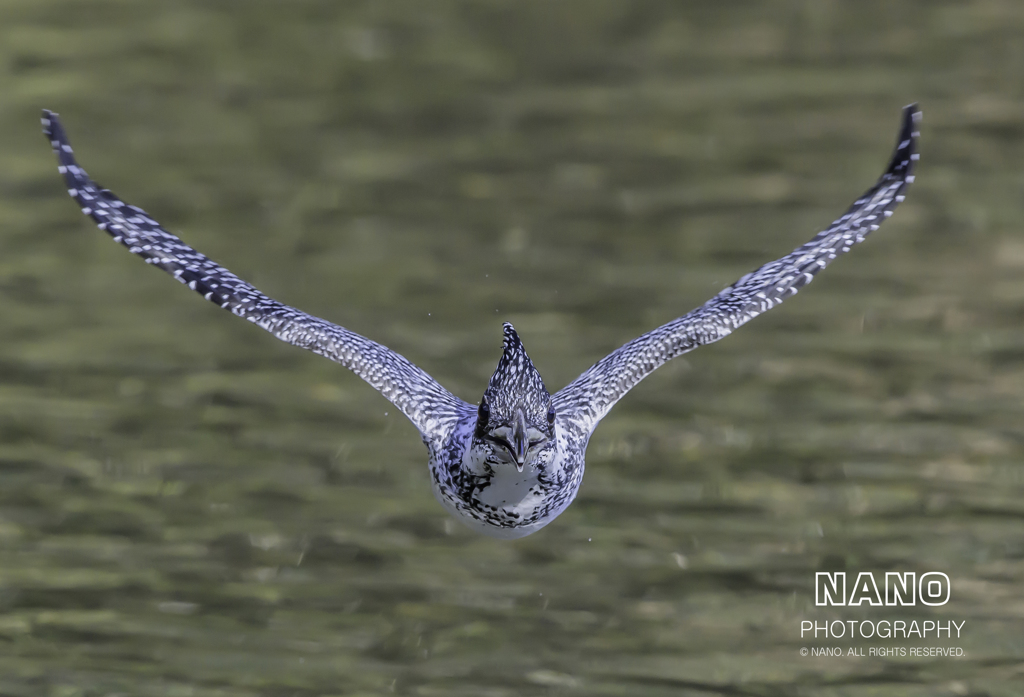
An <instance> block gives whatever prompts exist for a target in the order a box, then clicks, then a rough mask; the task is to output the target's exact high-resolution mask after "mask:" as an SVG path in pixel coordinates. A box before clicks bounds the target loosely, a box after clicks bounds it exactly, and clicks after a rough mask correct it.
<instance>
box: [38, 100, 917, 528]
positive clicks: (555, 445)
mask: <svg viewBox="0 0 1024 697" xmlns="http://www.w3.org/2000/svg"><path fill="white" fill-rule="evenodd" d="M920 117H921V112H920V111H918V109H917V105H916V104H911V105H910V106H907V107H905V108H904V110H903V119H902V123H901V126H900V132H899V137H898V139H897V145H896V150H895V152H894V153H893V156H892V159H891V161H890V162H889V165H888V167H887V168H886V170H885V172H884V173H883V174H882V176H881V178H880V179H879V180H878V182H877V183H876V184H875V185H874V186H873V187H871V188H870V189H868V190H867V192H865V193H864V195H863V196H861V197H860V198H858V199H857V200H856V201H855V202H854V203H853V205H852V206H851V207H850V209H849V210H848V211H847V212H846V213H845V214H843V215H842V216H841V217H840V218H839V219H838V220H836V221H835V222H833V223H832V224H831V225H830V226H829V227H828V228H827V229H825V230H824V231H822V232H820V233H818V234H817V235H816V236H815V237H814V238H813V239H812V240H811V241H810V242H808V243H807V244H805V245H803V246H801V247H798V248H797V249H795V250H794V251H793V252H791V253H790V254H787V255H786V256H784V257H782V258H781V259H778V260H776V261H773V262H770V263H768V264H765V265H764V266H762V267H761V268H759V269H757V270H755V271H753V272H751V273H749V274H747V275H746V276H744V277H743V278H741V279H740V280H739V281H737V282H736V283H734V284H733V285H731V286H730V287H728V288H726V289H725V290H723V291H722V292H721V293H719V294H718V295H716V296H715V297H713V298H712V299H711V300H709V301H708V302H706V303H705V304H704V305H702V306H701V307H699V308H697V309H695V310H693V311H692V312H689V313H688V314H686V315H683V316H682V317H680V318H678V319H676V320H673V321H671V322H669V323H668V324H665V325H663V326H661V327H658V328H657V329H655V330H653V331H651V332H648V333H647V334H644V335H643V336H641V337H639V338H637V339H634V340H633V341H630V342H629V343H627V344H625V345H624V346H622V347H621V348H619V349H617V350H616V351H613V352H612V353H611V354H609V355H608V356H606V357H605V358H603V359H601V360H600V361H598V362H597V363H595V364H594V365H593V366H592V367H591V368H589V369H588V370H586V371H585V372H584V373H583V374H582V375H580V376H579V377H578V378H576V379H575V380H574V381H573V382H572V383H570V384H569V385H568V386H566V387H565V388H563V389H562V390H560V391H558V392H557V393H555V394H554V395H551V394H549V393H548V390H547V388H546V387H545V385H544V381H543V380H542V379H541V376H540V373H538V372H537V369H536V368H535V367H534V365H533V362H532V361H531V360H530V358H529V356H528V355H527V354H526V350H525V349H524V348H523V344H522V342H521V341H520V339H519V336H518V335H517V334H516V331H515V329H513V327H512V325H511V324H507V323H506V324H505V327H504V349H503V352H502V356H501V360H500V361H499V363H498V367H497V369H496V370H495V372H494V375H493V376H492V377H491V380H490V382H489V383H488V386H487V389H486V391H485V392H484V396H483V398H482V399H481V401H480V404H479V405H478V406H473V405H472V404H469V403H467V402H464V401H462V400H461V399H459V398H458V397H456V396H454V395H453V394H451V393H450V392H448V390H446V389H445V388H444V387H442V386H441V385H440V384H439V383H438V382H437V381H436V380H434V379H433V378H431V377H430V376H429V375H427V373H426V372H424V371H423V370H421V369H420V368H418V367H416V366H415V365H413V364H412V363H411V362H410V361H408V360H406V359H405V358H404V357H402V356H400V355H399V354H397V353H395V352H394V351H392V350H390V349H388V348H387V347H385V346H382V345H380V344H378V343H376V342H373V341H371V340H369V339H367V338H365V337H362V336H360V335H359V334H356V333H355V332H352V331H349V330H348V329H345V328H343V327H339V326H338V325H336V324H332V323H331V322H328V321H326V320H323V319H320V318H317V317H313V316H311V315H308V314H306V313H304V312H301V311H300V310H296V309H295V308H292V307H289V306H287V305H284V304H282V303H279V302H277V301H276V300H273V299H272V298H269V297H267V296H266V295H263V294H262V293H261V292H259V291H258V290H256V288H254V287H253V286H251V285H249V284H248V283H246V282H245V281H243V280H242V279H240V278H238V277H237V276H235V275H234V274H233V273H231V272H230V271H228V270H227V269H225V268H224V267H222V266H220V265H218V264H217V263H215V262H213V261H211V260H210V259H208V258H207V257H205V256H204V255H202V254H200V253H199V252H197V251H196V250H194V249H192V248H191V247H189V246H188V245H186V244H185V243H184V242H182V241H181V240H180V239H179V238H177V237H176V236H174V235H172V234H171V233H169V232H167V231H166V230H164V229H163V228H162V227H161V226H160V224H159V223H157V222H156V221H155V220H153V219H152V218H150V217H149V215H148V214H146V213H145V212H144V211H143V210H142V209H140V208H136V207H135V206H130V205H127V204H125V203H123V202H122V201H121V200H120V199H118V198H117V197H116V196H115V195H114V194H112V193H111V192H110V191H108V190H106V189H101V188H100V187H99V186H98V185H96V184H95V183H94V182H93V181H92V180H91V179H90V178H89V177H88V175H87V174H86V173H85V170H83V169H82V168H81V167H79V166H78V164H77V163H76V162H75V158H74V156H73V154H72V151H71V146H70V144H69V143H68V139H67V135H66V134H65V132H64V129H63V127H62V126H61V124H60V121H59V120H58V119H57V115H56V114H54V113H52V112H50V111H44V112H43V118H42V124H43V132H44V134H45V135H46V137H47V139H48V140H49V141H50V144H51V145H52V146H53V149H54V152H55V153H56V154H57V159H58V163H59V167H58V169H59V171H60V173H61V174H62V175H64V180H65V181H66V182H67V185H68V193H69V194H70V195H71V197H72V198H73V199H74V200H75V201H76V202H77V203H78V205H79V206H80V207H81V208H82V212H83V213H85V214H86V215H88V216H89V217H91V218H92V219H93V220H94V221H95V222H96V223H97V225H98V226H99V227H100V229H101V230H105V231H106V232H107V233H108V234H110V235H111V237H113V238H114V240H115V241H116V242H120V243H121V244H123V245H124V246H125V247H127V248H128V250H129V251H130V252H132V253H133V254H136V255H138V256H140V257H142V258H143V259H144V260H145V261H146V263H149V264H153V265H155V266H159V267H160V268H162V269H164V270H165V271H167V272H168V273H170V274H172V275H173V276H174V277H175V278H177V279H178V280H179V281H181V282H182V283H184V284H186V285H187V286H188V287H190V288H192V289H193V290H195V291H197V292H198V293H200V294H201V295H203V297H205V298H206V299H207V300H210V301H211V302H215V303H217V304H218V305H220V306H221V307H223V308H224V309H227V310H230V311H231V312H232V313H234V314H236V315H238V316H240V317H244V318H246V319H247V320H249V321H250V322H253V323H254V324H256V325H258V326H260V327H262V328H263V329H265V330H267V331H268V332H270V333H271V334H273V335H274V336H276V337H278V338H279V339H281V340H283V341H287V342H288V343H291V344H295V345H296V346H300V347H302V348H305V349H309V350H310V351H313V352H314V353H317V354H320V355H321V356H325V357H327V358H330V359H331V360H333V361H336V362H338V363H340V364H342V365H343V366H345V367H346V368H348V369H350V370H351V371H352V372H354V373H355V374H356V375H358V376H359V377H361V378H362V379H363V380H365V381H366V382H367V383H369V384H370V385H372V386H373V387H374V388H376V389H377V390H378V391H380V393H381V394H383V395H384V396H385V397H386V398H387V399H388V400H389V401H391V402H392V403H393V404H394V405H395V406H396V407H398V408H399V409H400V410H401V411H402V413H403V414H405V415H406V416H407V417H408V418H409V420H410V421H412V423H413V425H415V426H416V428H417V429H418V430H419V432H420V435H421V437H422V438H423V442H424V443H425V444H426V446H427V449H428V450H429V455H430V462H429V465H430V471H431V475H432V477H431V478H432V481H433V488H434V493H435V495H436V496H437V498H438V500H439V501H440V502H441V503H442V504H443V505H444V507H445V508H447V509H448V510H449V511H450V512H451V513H452V514H453V515H454V516H455V517H456V518H458V519H459V520H460V521H462V522H464V523H466V524H468V525H470V526H471V527H473V528H475V529H477V530H478V531H480V532H482V533H484V534H487V535H491V536H493V537H500V538H516V537H523V536H525V535H529V534H530V533H532V532H535V531H536V530H538V529H540V528H541V527H543V526H544V525H546V524H548V523H549V522H551V521H552V520H553V519H554V518H555V517H556V516H558V514H560V513H561V512H562V511H563V510H565V508H566V507H567V506H568V505H569V504H570V503H571V502H572V500H573V499H574V498H575V496H576V493H577V491H578V490H579V486H580V482H581V480H582V478H583V469H584V456H585V453H586V448H587V442H588V441H589V439H590V435H591V434H592V433H593V431H594V429H595V428H596V427H597V424H598V423H599V422H600V420H601V419H602V418H604V416H605V415H606V414H607V413H608V411H609V409H611V408H612V406H613V405H614V404H615V403H616V402H617V401H618V400H619V399H621V398H622V397H623V395H625V394H626V393H627V392H628V391H629V390H630V389H631V388H632V387H633V386H635V385H636V384H637V383H638V382H640V381H641V380H643V379H644V378H645V377H646V376H647V375H649V374H650V373H651V372H653V371H654V370H655V369H657V368H658V367H659V366H661V365H662V364H664V363H665V362H666V361H668V360H671V359H672V358H675V357H676V356H679V355H681V354H683V353H686V352H688V351H692V350H693V349H695V348H697V347H698V346H702V345H704V344H709V343H712V342H714V341H718V340H719V339H721V338H722V337H724V336H726V335H728V334H730V333H731V332H732V331H733V330H735V329H737V328H738V327H739V326H741V325H743V324H745V323H746V322H748V321H749V320H751V319H753V318H754V317H756V316H757V315H759V314H761V313H762V312H766V311H767V310H770V309H771V308H772V307H774V306H776V305H778V304H779V303H781V302H782V301H783V300H785V299H786V298H788V297H790V296H792V295H795V294H796V292H797V291H798V290H799V289H800V288H802V287H804V286H805V285H807V284H808V283H809V282H810V281H811V280H812V279H813V278H814V276H815V275H816V274H817V273H818V272H819V271H821V270H822V269H823V268H825V267H826V266H827V265H828V264H830V263H831V262H832V260H834V259H835V258H836V257H837V256H839V255H840V254H843V253H845V252H848V251H849V250H850V248H851V247H852V246H853V245H855V244H857V243H859V242H862V241H864V238H865V237H867V236H868V235H869V234H870V233H871V232H873V231H874V230H877V229H878V226H879V225H881V223H882V222H883V221H884V220H885V219H886V218H888V217H889V216H891V215H892V212H893V210H894V209H895V208H896V206H897V205H898V204H899V203H900V202H901V201H902V200H903V198H904V193H905V190H906V187H907V185H908V184H910V183H911V182H912V181H913V180H914V176H913V169H914V163H915V161H916V160H917V159H918V155H917V152H916V149H917V138H918V131H917V124H918V122H919V121H920Z"/></svg>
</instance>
